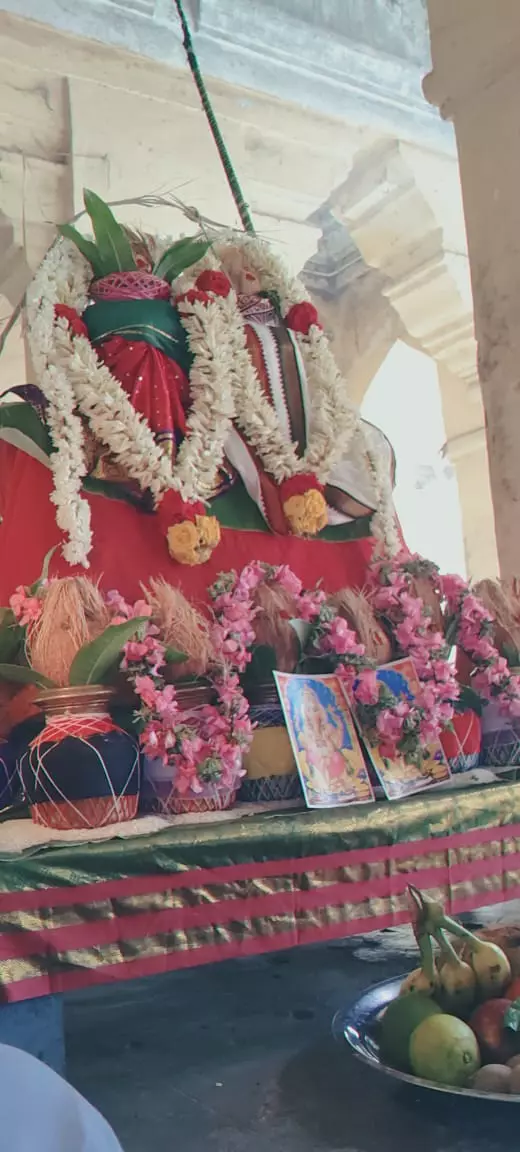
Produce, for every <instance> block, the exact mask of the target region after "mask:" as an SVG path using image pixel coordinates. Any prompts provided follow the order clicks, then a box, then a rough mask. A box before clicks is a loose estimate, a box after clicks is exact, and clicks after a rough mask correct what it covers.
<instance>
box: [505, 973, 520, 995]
mask: <svg viewBox="0 0 520 1152" xmlns="http://www.w3.org/2000/svg"><path fill="white" fill-rule="evenodd" d="M504 996H505V998H506V1000H519V999H520V976H515V978H514V980H512V981H511V983H510V984H508V986H507V988H506V990H505V992H504Z"/></svg>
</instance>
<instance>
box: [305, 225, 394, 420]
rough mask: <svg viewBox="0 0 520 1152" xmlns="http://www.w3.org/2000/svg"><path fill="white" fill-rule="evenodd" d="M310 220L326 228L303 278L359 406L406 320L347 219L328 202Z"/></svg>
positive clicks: (351, 395)
mask: <svg viewBox="0 0 520 1152" xmlns="http://www.w3.org/2000/svg"><path fill="white" fill-rule="evenodd" d="M311 222H312V223H313V224H315V225H317V226H318V227H319V228H320V229H321V233H322V234H321V238H320V240H319V242H318V250H317V252H316V253H315V254H314V255H313V257H312V258H311V259H310V260H308V261H307V263H306V265H305V267H304V269H303V272H302V279H303V280H304V282H305V284H306V286H307V288H308V289H309V291H310V292H311V293H312V296H313V298H314V301H315V303H316V306H317V308H318V310H319V314H320V319H321V321H322V324H323V326H324V328H325V330H326V333H327V336H328V337H329V339H330V342H331V345H332V348H333V351H334V355H335V358H336V362H337V364H338V367H339V368H340V370H341V372H342V373H343V376H344V377H345V380H346V382H347V387H348V393H349V396H350V399H351V400H352V401H353V403H354V404H357V405H358V406H361V404H362V402H363V399H364V396H365V392H366V391H367V389H368V388H369V386H370V384H371V383H372V380H373V379H374V376H375V375H376V373H377V372H378V371H379V368H380V367H381V365H382V364H383V362H384V360H385V359H386V357H387V355H388V353H389V351H390V349H391V348H392V347H393V345H394V344H395V342H396V340H398V339H399V338H400V337H401V336H402V335H403V328H402V324H401V322H400V320H399V317H398V315H397V313H396V311H395V309H394V308H392V306H391V304H390V302H389V301H388V299H387V298H386V296H385V295H384V293H383V287H384V285H385V278H384V276H382V275H381V273H380V272H379V271H378V270H377V269H374V268H370V267H369V266H368V265H367V264H366V263H365V261H364V259H363V257H362V255H361V253H360V251H359V248H358V247H357V246H356V244H354V241H353V240H352V237H351V236H350V235H349V232H348V230H347V229H346V228H345V226H344V224H340V223H339V222H338V220H337V219H336V218H335V216H334V214H333V213H332V212H331V211H330V209H329V208H324V209H320V210H319V211H318V212H316V213H314V215H313V217H311Z"/></svg>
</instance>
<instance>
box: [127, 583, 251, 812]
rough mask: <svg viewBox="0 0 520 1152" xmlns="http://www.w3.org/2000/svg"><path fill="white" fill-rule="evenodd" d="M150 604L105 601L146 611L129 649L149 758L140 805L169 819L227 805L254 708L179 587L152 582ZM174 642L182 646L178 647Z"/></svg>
mask: <svg viewBox="0 0 520 1152" xmlns="http://www.w3.org/2000/svg"><path fill="white" fill-rule="evenodd" d="M145 592H146V595H147V600H146V601H145V602H144V603H143V602H138V603H137V604H135V605H133V606H132V605H129V604H127V603H126V602H125V601H124V600H123V598H122V597H121V596H119V595H118V594H117V593H111V594H109V597H108V600H109V603H110V608H111V611H112V612H113V613H114V618H115V619H117V620H118V621H121V622H123V621H125V620H127V621H128V620H130V619H131V618H132V616H133V615H137V614H139V613H141V612H143V611H146V612H147V613H148V619H147V626H146V629H145V630H144V632H143V633H142V634H141V635H140V636H139V637H137V638H136V639H135V640H130V641H129V643H128V644H126V646H125V648H124V655H123V660H122V663H121V669H122V670H123V671H124V673H125V675H126V676H127V678H128V680H129V682H130V684H131V686H132V688H133V691H134V694H135V711H134V722H135V726H136V729H137V731H138V733H139V740H140V744H141V750H142V754H143V758H144V767H143V777H144V781H143V808H144V809H145V810H147V811H158V812H162V813H165V814H170V813H173V814H182V813H185V812H195V813H200V812H206V811H214V810H221V809H224V808H228V807H229V806H230V805H231V804H232V803H233V801H234V799H235V796H236V793H237V791H238V788H239V785H240V780H241V777H242V775H243V767H242V756H243V752H244V750H245V749H246V748H247V747H248V744H249V742H250V739H251V724H250V720H249V707H248V703H247V700H246V698H245V696H244V694H243V692H242V689H241V687H240V683H239V679H238V676H237V674H236V672H235V670H234V663H233V661H232V660H231V659H229V657H228V655H227V654H226V653H217V651H216V649H215V648H214V646H213V641H212V638H211V636H210V631H211V629H210V626H209V622H208V621H206V620H205V618H203V617H202V616H201V614H200V613H199V612H198V611H197V610H196V609H195V608H194V607H192V606H191V605H190V604H189V603H188V602H187V601H186V599H185V598H184V596H183V595H182V593H180V592H179V591H178V590H177V589H175V588H172V587H171V586H169V585H167V584H166V582H165V581H162V580H156V581H152V582H151V585H150V588H149V589H145ZM174 645H182V650H181V648H180V647H175V646H174Z"/></svg>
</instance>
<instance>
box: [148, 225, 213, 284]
mask: <svg viewBox="0 0 520 1152" xmlns="http://www.w3.org/2000/svg"><path fill="white" fill-rule="evenodd" d="M208 248H211V241H210V240H200V239H198V238H197V237H195V236H189V237H187V238H186V239H184V240H177V242H176V243H175V244H172V246H171V248H167V249H166V252H163V254H162V256H161V258H160V260H158V261H157V264H156V265H155V268H154V272H155V275H156V276H160V277H161V279H162V280H167V281H168V283H169V284H171V283H172V282H173V280H176V279H177V277H178V276H180V275H181V272H185V271H186V268H191V266H192V264H196V263H197V261H198V260H202V257H203V256H205V255H206V252H207V251H208Z"/></svg>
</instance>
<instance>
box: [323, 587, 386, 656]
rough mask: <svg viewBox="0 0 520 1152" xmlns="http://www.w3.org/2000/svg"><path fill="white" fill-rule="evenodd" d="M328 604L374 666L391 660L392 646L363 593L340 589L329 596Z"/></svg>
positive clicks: (351, 589) (350, 589)
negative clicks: (346, 625)
mask: <svg viewBox="0 0 520 1152" xmlns="http://www.w3.org/2000/svg"><path fill="white" fill-rule="evenodd" d="M329 603H330V604H331V605H332V607H333V608H335V609H336V611H337V612H338V613H339V615H340V616H342V617H343V619H344V620H346V621H347V624H348V625H349V627H350V628H352V631H353V632H355V633H356V636H357V638H358V640H359V642H360V644H363V645H364V647H365V652H366V654H367V656H368V658H369V659H370V660H374V661H375V662H376V664H388V662H389V661H390V660H391V659H392V645H391V643H390V640H389V638H388V636H387V634H386V632H385V630H384V628H382V626H381V624H380V623H379V620H378V619H377V616H376V615H375V612H374V609H373V608H372V605H371V604H370V602H369V600H368V599H367V596H366V595H365V593H364V592H362V591H361V592H357V591H355V590H354V589H353V588H342V589H341V591H340V592H336V593H335V595H334V596H331V598H330V601H329Z"/></svg>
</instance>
